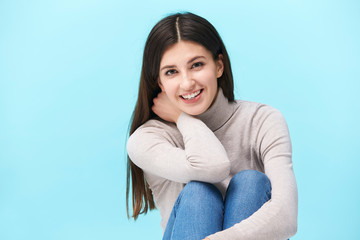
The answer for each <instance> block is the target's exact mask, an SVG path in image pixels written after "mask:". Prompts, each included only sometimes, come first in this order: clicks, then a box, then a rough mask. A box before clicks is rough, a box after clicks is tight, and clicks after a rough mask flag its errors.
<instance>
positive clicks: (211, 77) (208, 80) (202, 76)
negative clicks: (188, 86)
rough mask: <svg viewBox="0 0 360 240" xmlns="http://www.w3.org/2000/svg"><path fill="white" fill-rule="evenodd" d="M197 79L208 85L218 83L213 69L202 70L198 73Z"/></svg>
mask: <svg viewBox="0 0 360 240" xmlns="http://www.w3.org/2000/svg"><path fill="white" fill-rule="evenodd" d="M196 79H197V81H198V82H200V83H201V84H206V85H214V84H216V85H217V78H216V75H215V74H214V72H212V71H201V72H198V73H197V74H196Z"/></svg>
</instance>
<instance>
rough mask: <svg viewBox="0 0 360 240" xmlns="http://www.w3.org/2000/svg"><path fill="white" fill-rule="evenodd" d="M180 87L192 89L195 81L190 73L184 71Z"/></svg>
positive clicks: (187, 89) (186, 89)
mask: <svg viewBox="0 0 360 240" xmlns="http://www.w3.org/2000/svg"><path fill="white" fill-rule="evenodd" d="M180 87H181V88H182V89H183V90H185V91H190V90H193V89H194V87H195V81H194V79H192V77H191V75H189V74H188V73H184V74H183V75H182V80H181V83H180Z"/></svg>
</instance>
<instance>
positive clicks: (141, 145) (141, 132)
mask: <svg viewBox="0 0 360 240" xmlns="http://www.w3.org/2000/svg"><path fill="white" fill-rule="evenodd" d="M127 150H128V154H129V157H130V159H131V160H132V161H133V162H134V163H135V164H136V165H137V166H138V167H140V168H141V169H143V171H144V174H145V178H146V181H147V182H148V183H149V185H150V188H151V190H152V193H153V196H154V200H155V203H156V206H157V208H158V209H159V211H160V215H161V217H162V220H161V227H162V228H163V230H165V227H166V224H167V221H168V218H169V216H170V213H171V211H172V208H173V205H174V203H175V201H176V199H177V197H178V195H179V193H180V192H181V190H182V188H183V187H184V185H185V184H186V183H187V182H189V181H191V180H197V181H203V182H209V183H213V184H214V185H215V186H216V187H217V188H218V189H219V190H220V192H221V193H222V194H223V196H224V194H225V192H226V189H227V187H228V184H229V182H230V180H231V178H232V177H233V176H234V175H235V174H236V173H238V172H239V171H241V170H245V169H254V170H258V171H260V172H263V173H265V174H266V175H267V176H268V178H269V179H270V181H271V186H272V192H271V200H269V201H268V202H266V203H265V204H264V205H263V206H262V207H261V208H260V209H259V210H258V211H256V212H255V213H254V214H253V215H251V216H250V217H249V218H247V219H245V220H243V221H241V222H240V223H238V224H235V225H234V226H233V227H231V228H229V229H226V230H223V231H220V232H217V233H215V234H213V235H211V236H209V238H210V239H211V240H245V239H246V240H252V239H263V240H284V239H287V238H289V237H291V236H293V235H294V234H295V233H296V230H297V209H298V199H297V198H298V196H297V187H296V181H295V176H294V172H293V164H292V160H291V142H290V137H289V132H288V128H287V124H286V122H285V120H284V118H283V116H282V114H281V113H280V112H279V111H278V110H276V109H274V108H272V107H270V106H268V105H264V104H260V103H254V102H248V101H242V100H238V101H236V102H233V103H229V102H228V100H227V99H226V98H225V97H224V95H223V93H222V90H221V89H220V90H219V92H218V95H217V98H216V100H215V102H214V104H213V105H212V106H211V107H210V108H209V109H208V110H207V111H206V112H205V113H203V114H201V115H199V116H195V117H194V116H190V115H188V114H186V113H182V114H181V115H180V117H179V119H178V123H177V125H176V124H174V123H169V122H166V121H163V120H161V119H157V120H155V119H152V120H149V121H147V122H146V123H145V124H143V125H142V126H140V127H139V128H138V129H137V130H136V131H135V132H134V133H133V134H132V135H131V136H130V137H129V140H128V143H127Z"/></svg>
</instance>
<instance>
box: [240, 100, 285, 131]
mask: <svg viewBox="0 0 360 240" xmlns="http://www.w3.org/2000/svg"><path fill="white" fill-rule="evenodd" d="M236 105H237V112H238V113H240V114H242V115H244V116H247V117H249V118H250V119H251V120H252V123H253V124H254V125H259V124H262V123H268V122H272V121H280V122H284V121H285V119H284V116H283V114H282V113H281V112H280V111H279V110H278V109H277V108H275V107H272V106H270V105H267V104H264V103H259V102H252V101H245V100H236Z"/></svg>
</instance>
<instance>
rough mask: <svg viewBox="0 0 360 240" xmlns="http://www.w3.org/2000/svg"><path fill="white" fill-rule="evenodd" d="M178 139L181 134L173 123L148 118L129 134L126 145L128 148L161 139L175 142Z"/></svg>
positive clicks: (160, 140)
mask: <svg viewBox="0 0 360 240" xmlns="http://www.w3.org/2000/svg"><path fill="white" fill-rule="evenodd" d="M178 139H181V134H180V133H179V130H178V129H177V127H176V125H175V124H174V123H170V122H165V121H162V120H157V119H150V120H148V121H147V122H145V123H144V124H143V125H141V126H140V127H138V128H137V129H136V130H135V131H134V132H133V133H132V134H131V135H130V137H129V139H128V141H127V145H128V148H129V146H144V145H147V144H151V143H158V142H163V141H166V142H170V143H175V142H176V143H177V142H178Z"/></svg>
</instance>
